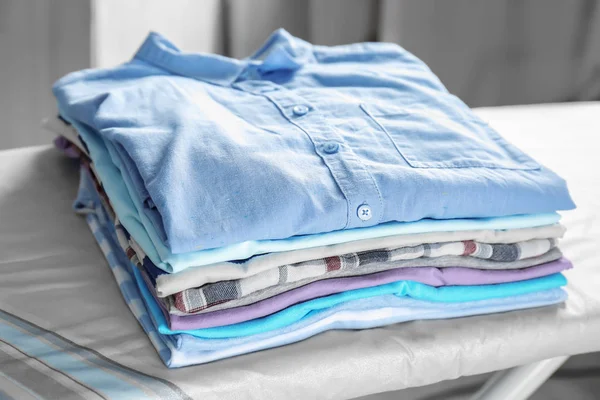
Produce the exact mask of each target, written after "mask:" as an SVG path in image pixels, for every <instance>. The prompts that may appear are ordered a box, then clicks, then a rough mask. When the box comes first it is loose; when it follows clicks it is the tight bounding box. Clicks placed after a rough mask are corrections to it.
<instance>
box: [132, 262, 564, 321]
mask: <svg viewBox="0 0 600 400" xmlns="http://www.w3.org/2000/svg"><path fill="white" fill-rule="evenodd" d="M570 268H572V265H571V263H570V262H569V261H568V260H566V259H565V258H561V259H560V260H557V261H552V262H550V263H547V264H542V265H538V266H535V267H529V268H523V269H517V270H499V271H494V270H479V269H470V268H461V267H448V268H442V269H438V268H432V267H420V268H396V269H392V270H389V271H384V272H378V273H375V274H370V275H363V276H354V277H347V278H331V279H327V280H321V281H317V282H313V283H309V284H306V285H304V286H300V287H297V288H295V289H289V290H285V291H280V290H277V291H276V293H279V294H270V293H269V294H266V295H265V296H263V297H264V299H263V300H260V301H257V302H249V303H248V305H245V306H237V307H231V308H227V309H223V310H220V311H211V312H207V313H203V314H193V315H191V314H187V313H181V312H178V311H179V310H178V309H177V308H175V307H173V306H172V305H171V309H170V310H168V312H169V313H170V315H169V317H168V321H167V322H168V323H169V327H170V328H171V329H173V330H186V329H198V328H211V327H214V326H222V325H231V324H235V323H238V322H244V321H249V320H252V319H256V318H261V317H264V316H267V315H269V314H273V313H275V312H278V311H281V310H283V309H284V308H286V307H290V306H292V305H294V304H298V303H301V302H303V301H308V300H312V299H315V298H317V297H323V296H328V295H330V294H334V293H341V292H344V291H348V290H354V289H360V288H365V287H372V286H377V285H383V284H386V283H390V282H395V281H400V280H411V281H416V282H421V283H425V284H427V285H431V286H443V285H489V284H497V283H505V282H516V281H521V280H527V279H533V278H538V277H541V276H546V275H551V274H553V273H557V272H562V271H565V270H567V269H570ZM143 273H144V272H142V274H143ZM144 278H145V277H144ZM146 282H147V283H148V284H149V285H148V286H149V288H150V292H151V293H152V294H153V295H154V294H155V293H154V291H153V290H152V284H151V282H149V279H146ZM275 288H277V287H272V289H275ZM155 298H156V301H157V302H159V305H160V304H161V302H164V299H160V298H158V297H156V296H155ZM166 300H170V298H168V299H166ZM165 309H166V307H165Z"/></svg>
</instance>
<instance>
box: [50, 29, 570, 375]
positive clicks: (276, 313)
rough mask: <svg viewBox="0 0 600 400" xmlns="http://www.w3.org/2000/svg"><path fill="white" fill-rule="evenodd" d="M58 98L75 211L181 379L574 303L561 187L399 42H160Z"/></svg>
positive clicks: (83, 74) (88, 76)
mask: <svg viewBox="0 0 600 400" xmlns="http://www.w3.org/2000/svg"><path fill="white" fill-rule="evenodd" d="M54 94H55V96H56V98H57V100H58V107H59V113H60V117H59V118H58V119H55V120H51V121H47V127H48V128H49V129H50V130H52V131H53V132H55V133H58V134H59V137H58V138H57V140H56V144H57V146H59V147H60V148H62V149H63V150H64V151H65V152H66V153H67V154H68V155H70V156H72V157H77V158H78V159H80V160H81V165H82V168H81V182H80V189H79V195H78V197H77V200H76V202H75V209H76V210H77V211H78V212H80V213H82V214H86V218H87V221H88V223H89V225H90V227H91V229H92V231H93V233H94V235H95V237H96V239H97V241H98V243H99V244H100V247H101V248H102V250H103V252H104V254H105V256H106V258H107V260H108V262H109V264H110V266H111V268H112V270H113V272H114V276H115V278H116V280H117V282H118V283H119V287H120V289H121V291H122V293H123V296H124V298H125V300H126V301H127V304H128V305H129V307H130V308H131V311H132V312H133V314H134V315H135V316H136V318H137V319H138V321H139V322H140V324H141V325H142V327H143V328H144V329H145V331H146V332H147V334H148V336H149V337H150V340H151V342H152V343H153V344H154V346H155V347H156V348H157V350H158V352H159V354H160V356H161V358H162V359H163V361H164V362H165V364H166V365H167V366H169V367H181V366H185V365H192V364H199V363H205V362H209V361H213V360H218V359H222V358H226V357H231V356H235V355H240V354H244V353H249V352H254V351H257V350H261V349H267V348H272V347H277V346H282V345H285V344H289V343H293V342H297V341H300V340H304V339H306V338H308V337H310V336H313V335H316V334H318V333H320V332H323V331H326V330H330V329H365V328H373V327H379V326H383V325H388V324H394V323H398V322H404V321H411V320H420V319H434V318H435V319H439V318H453V317H460V316H467V315H476V314H486V313H496V312H503V311H510V310H517V309H524V308H531V307H539V306H545V305H551V304H556V303H561V302H563V301H564V300H565V298H566V294H565V292H564V291H563V290H562V289H561V288H560V287H561V286H564V285H565V284H566V280H565V278H564V276H563V275H562V274H561V271H564V270H566V269H568V268H570V267H571V264H570V263H569V261H567V260H566V259H564V258H563V257H562V255H561V252H560V250H559V249H558V248H557V239H559V238H560V237H562V235H563V234H564V231H565V230H564V227H563V226H561V225H560V224H559V219H560V216H559V215H558V214H557V213H556V210H566V209H571V208H573V207H574V204H573V202H572V200H571V198H570V196H569V193H568V190H567V187H566V184H565V182H564V181H563V180H562V179H561V178H560V177H558V176H557V175H556V174H554V173H553V172H552V171H550V170H548V169H547V168H545V167H543V166H541V165H540V164H538V163H537V162H536V161H535V160H533V159H532V158H530V157H529V156H527V155H526V154H524V153H523V152H522V151H520V150H519V149H517V148H516V147H514V146H513V145H511V144H510V143H508V142H506V141H505V140H504V139H503V138H502V137H500V136H499V135H498V133H496V132H495V131H494V129H492V128H491V127H490V126H488V125H487V124H486V123H485V122H483V121H482V120H481V119H479V118H478V117H477V116H476V115H475V114H474V113H473V112H472V111H471V110H470V109H469V108H468V107H467V106H466V105H465V104H464V103H462V102H461V101H460V100H459V99H458V98H456V97H455V96H453V95H451V94H449V93H448V91H447V90H446V89H445V88H444V86H443V85H442V84H441V83H440V81H439V80H438V79H437V78H436V76H435V75H434V74H433V73H432V72H431V71H430V70H429V69H428V68H427V66H426V65H425V64H423V62H421V61H420V60H418V59H417V58H416V57H414V56H413V55H412V54H410V53H408V52H407V51H405V50H404V49H402V48H400V47H398V46H396V45H392V44H385V43H363V44H353V45H345V46H337V47H323V46H315V45H311V44H309V43H307V42H305V41H303V40H300V39H298V38H294V37H292V36H291V35H289V34H288V33H287V32H285V31H284V30H278V31H276V32H275V33H273V34H272V35H271V37H270V38H269V39H268V40H267V42H266V43H265V45H264V46H263V47H262V48H261V49H260V50H258V52H257V53H256V54H254V55H253V56H251V57H249V58H247V59H244V60H236V59H230V58H226V57H223V56H218V55H210V54H190V53H183V52H181V51H179V50H178V49H177V47H175V46H174V45H173V44H171V43H170V42H168V41H167V40H166V39H165V38H164V37H162V36H160V35H158V34H150V35H149V36H148V38H147V39H146V40H145V42H144V43H143V45H142V46H141V48H140V49H139V51H138V52H137V54H136V55H135V57H134V58H133V60H131V61H130V62H127V63H125V64H123V65H120V66H118V67H115V68H112V69H95V70H84V71H80V72H75V73H72V74H69V75H67V76H66V77H64V78H62V79H61V80H59V81H58V82H57V83H56V84H55V86H54ZM349 334H352V333H349Z"/></svg>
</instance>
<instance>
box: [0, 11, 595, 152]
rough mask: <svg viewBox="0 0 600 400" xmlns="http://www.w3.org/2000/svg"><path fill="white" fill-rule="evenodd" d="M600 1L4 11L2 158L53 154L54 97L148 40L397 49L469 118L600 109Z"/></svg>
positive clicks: (207, 47) (242, 52) (198, 47)
mask: <svg viewBox="0 0 600 400" xmlns="http://www.w3.org/2000/svg"><path fill="white" fill-rule="evenodd" d="M599 3H600V0H569V1H564V0H518V1H514V0H419V1H416V0H202V1H194V0H170V1H165V0H0V118H1V121H2V122H3V125H2V130H1V131H0V149H2V148H10V147H18V146H27V145H33V144H38V143H48V142H49V141H50V140H51V138H50V137H49V136H48V134H45V133H43V132H42V131H41V130H40V129H39V121H40V120H41V119H42V118H43V117H47V116H51V115H54V114H55V112H56V111H55V105H54V102H53V99H52V96H51V93H50V87H51V85H52V82H54V81H55V80H56V79H57V78H58V77H60V76H62V75H64V74H65V73H67V72H69V71H73V70H78V69H82V68H86V67H88V66H93V67H111V66H114V65H117V64H119V63H121V62H124V61H127V60H128V59H130V58H131V56H132V55H133V53H134V52H135V50H136V48H137V47H138V46H139V44H140V43H141V41H142V40H143V38H144V37H145V35H146V34H147V32H148V31H150V30H154V31H157V32H160V33H162V34H164V35H165V36H167V37H168V38H169V39H170V40H171V41H172V42H174V43H175V44H177V46H179V47H180V48H181V49H182V50H184V51H192V52H199V51H202V52H215V53H220V54H226V55H230V56H233V57H245V56H247V55H249V54H251V53H252V52H253V51H254V50H255V49H256V48H257V47H259V46H260V45H261V44H262V42H263V41H264V40H265V39H266V38H267V36H268V35H269V34H270V33H271V32H272V31H273V30H275V29H276V28H279V27H284V28H285V29H287V30H288V31H290V32H291V33H292V34H294V35H296V36H299V37H301V38H303V39H306V40H308V41H311V42H313V43H315V44H321V45H338V44H344V43H352V42H361V41H376V40H383V41H390V42H395V43H399V44H400V45H402V46H403V47H405V48H406V49H408V50H409V51H411V52H413V53H414V54H416V55H417V56H418V57H420V58H421V59H423V60H424V61H425V62H426V63H427V64H428V65H429V66H430V68H431V69H432V70H433V71H434V72H435V73H436V74H438V76H439V77H440V78H441V80H442V82H444V83H445V84H446V86H447V87H448V89H449V90H450V91H451V92H452V93H454V94H456V95H457V96H459V97H460V98H462V99H463V100H464V101H465V102H466V103H467V104H469V105H470V106H472V107H477V106H495V105H505V104H524V103H543V102H560V101H579V100H599V99H600V5H599Z"/></svg>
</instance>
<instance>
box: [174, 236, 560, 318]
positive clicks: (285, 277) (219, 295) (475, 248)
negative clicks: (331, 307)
mask: <svg viewBox="0 0 600 400" xmlns="http://www.w3.org/2000/svg"><path fill="white" fill-rule="evenodd" d="M555 246H556V241H555V240H554V239H537V240H531V241H527V242H521V243H513V244H488V243H479V242H474V241H464V242H447V243H432V244H422V245H417V246H411V247H401V248H397V249H380V250H375V251H370V252H364V253H351V254H343V255H340V256H336V257H328V258H325V259H319V260H312V261H306V262H303V263H299V264H293V265H282V266H280V267H279V268H277V269H271V270H268V271H265V272H262V273H259V274H256V275H254V276H252V277H249V278H243V279H239V280H228V281H220V282H215V283H210V284H207V285H204V286H202V287H199V288H194V289H187V290H185V291H182V292H178V293H176V294H174V295H173V299H172V304H173V305H174V306H175V307H176V309H178V310H179V311H181V312H184V313H194V312H197V311H200V310H204V309H208V308H210V307H213V306H215V305H217V304H223V303H226V302H230V301H232V300H236V299H241V298H243V297H246V296H249V295H252V294H254V293H256V292H259V291H262V290H265V289H268V288H270V287H273V286H278V287H279V286H284V287H285V288H286V289H284V290H282V291H281V292H283V291H285V290H289V289H293V288H294V287H298V286H302V285H305V284H306V283H310V282H314V281H317V280H322V279H327V278H330V277H332V276H351V275H364V274H368V273H371V272H373V271H372V270H371V269H370V268H369V267H370V266H372V267H373V268H377V269H379V270H383V268H382V267H381V266H379V264H387V265H388V267H391V266H396V265H395V264H396V263H397V262H398V261H408V260H415V259H428V258H439V257H444V256H463V257H473V258H479V259H485V260H490V261H494V262H496V263H498V267H497V268H498V269H500V268H507V269H508V268H511V267H512V266H511V265H510V263H511V262H514V261H518V260H522V259H529V258H535V257H537V256H541V255H543V254H545V253H547V252H548V251H550V250H551V249H553V248H554V247H555ZM422 261H424V262H427V260H422ZM532 261H534V260H532ZM505 263H506V266H504V264H505ZM431 265H432V266H436V267H437V266H438V265H437V264H436V263H435V262H434V263H433V264H431ZM460 265H462V264H461V263H460V262H459V263H457V264H455V266H460ZM398 266H400V265H398ZM336 272H337V274H336ZM344 272H346V273H344ZM291 284H295V285H291ZM281 292H280V293H281Z"/></svg>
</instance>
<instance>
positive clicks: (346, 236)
mask: <svg viewBox="0 0 600 400" xmlns="http://www.w3.org/2000/svg"><path fill="white" fill-rule="evenodd" d="M71 122H72V123H73V126H75V127H76V128H77V130H78V131H79V133H80V135H81V137H82V139H83V140H84V141H85V143H86V145H87V147H88V149H89V152H90V156H91V158H92V160H93V162H94V166H95V169H96V171H97V173H98V175H99V178H100V179H101V181H102V184H103V186H104V189H105V191H106V194H107V195H108V197H109V198H110V200H111V203H112V205H113V208H114V210H115V212H116V213H117V216H118V217H119V219H120V221H121V223H122V224H123V226H124V227H125V228H126V229H127V231H128V232H129V233H130V234H131V236H133V238H134V239H135V240H136V242H137V243H138V244H139V245H140V246H141V247H142V250H143V251H144V252H145V253H146V255H147V256H148V258H150V260H151V261H152V262H153V263H154V264H155V265H156V266H157V267H159V268H161V269H163V270H165V271H167V272H178V271H181V270H184V269H186V268H189V267H193V266H202V265H209V264H214V263H218V262H223V261H230V260H242V259H246V258H249V257H251V256H253V255H256V254H264V253H271V252H282V251H290V250H299V249H306V248H311V247H318V246H325V245H330V244H337V243H344V242H350V241H355V240H361V239H371V238H377V237H384V236H392V235H404V234H416V233H425V232H443V231H462V230H477V229H519V228H529V227H535V226H543V225H551V224H555V223H557V222H558V221H559V220H560V215H558V214H557V213H546V214H529V215H515V216H508V217H496V218H476V219H450V220H432V219H425V220H421V221H416V222H390V223H386V224H382V225H377V226H373V227H369V228H360V229H350V230H342V231H335V232H329V233H323V234H316V235H309V236H296V237H291V238H288V239H281V240H260V241H247V242H243V243H238V244H234V245H229V246H224V247H220V248H216V249H208V250H199V251H195V252H190V253H182V254H173V253H171V252H170V251H169V249H168V248H167V247H166V246H165V245H164V244H163V242H162V240H161V239H160V235H159V234H158V233H157V231H156V229H155V227H154V225H153V224H152V222H151V221H150V220H149V218H148V216H147V215H146V213H144V212H142V211H141V210H142V208H143V205H142V204H141V200H140V199H139V198H138V197H137V195H136V191H135V190H129V188H130V185H131V183H130V184H129V185H128V184H127V182H128V175H127V174H125V175H122V174H121V173H120V170H119V168H118V167H117V166H116V165H115V164H114V163H113V160H112V158H111V156H110V153H109V150H108V149H107V147H106V145H105V143H104V141H103V140H102V139H101V138H100V137H99V136H98V135H94V134H93V133H90V132H89V131H88V129H87V127H85V126H84V125H81V124H79V123H77V122H75V121H71ZM109 146H110V144H109ZM113 151H114V149H113ZM117 160H118V159H117Z"/></svg>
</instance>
